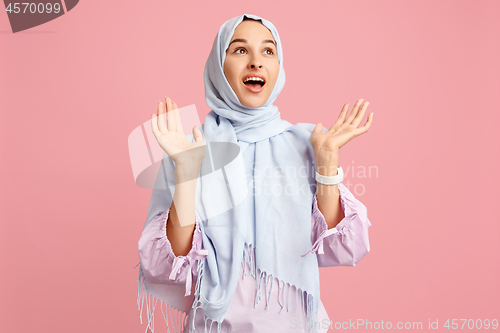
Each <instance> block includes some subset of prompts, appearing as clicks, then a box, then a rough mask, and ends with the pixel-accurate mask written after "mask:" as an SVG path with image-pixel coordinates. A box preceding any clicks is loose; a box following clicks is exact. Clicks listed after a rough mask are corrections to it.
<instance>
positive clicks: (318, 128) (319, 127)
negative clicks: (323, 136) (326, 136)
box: [313, 123, 323, 133]
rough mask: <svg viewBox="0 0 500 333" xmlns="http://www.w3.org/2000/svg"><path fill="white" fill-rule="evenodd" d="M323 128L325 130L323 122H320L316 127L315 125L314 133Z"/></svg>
mask: <svg viewBox="0 0 500 333" xmlns="http://www.w3.org/2000/svg"><path fill="white" fill-rule="evenodd" d="M321 130H323V124H321V123H318V124H317V125H316V127H314V130H313V133H318V132H321Z"/></svg>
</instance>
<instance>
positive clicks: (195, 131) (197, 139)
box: [193, 126, 203, 142]
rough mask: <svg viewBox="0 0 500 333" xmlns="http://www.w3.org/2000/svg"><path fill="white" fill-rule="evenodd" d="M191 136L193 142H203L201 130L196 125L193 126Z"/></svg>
mask: <svg viewBox="0 0 500 333" xmlns="http://www.w3.org/2000/svg"><path fill="white" fill-rule="evenodd" d="M193 137H194V141H195V142H203V135H201V131H200V130H199V129H198V127H196V126H194V127H193Z"/></svg>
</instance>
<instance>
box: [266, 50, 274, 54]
mask: <svg viewBox="0 0 500 333" xmlns="http://www.w3.org/2000/svg"><path fill="white" fill-rule="evenodd" d="M266 51H269V52H270V53H267V54H268V55H273V54H274V51H273V49H265V50H264V52H266Z"/></svg>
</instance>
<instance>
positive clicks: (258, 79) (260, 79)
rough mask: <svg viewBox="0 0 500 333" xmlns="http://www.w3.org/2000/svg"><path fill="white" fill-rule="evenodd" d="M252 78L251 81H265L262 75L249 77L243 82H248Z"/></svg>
mask: <svg viewBox="0 0 500 333" xmlns="http://www.w3.org/2000/svg"><path fill="white" fill-rule="evenodd" d="M250 80H251V81H262V82H264V80H263V79H262V78H260V77H248V78H246V79H245V81H243V82H247V81H250Z"/></svg>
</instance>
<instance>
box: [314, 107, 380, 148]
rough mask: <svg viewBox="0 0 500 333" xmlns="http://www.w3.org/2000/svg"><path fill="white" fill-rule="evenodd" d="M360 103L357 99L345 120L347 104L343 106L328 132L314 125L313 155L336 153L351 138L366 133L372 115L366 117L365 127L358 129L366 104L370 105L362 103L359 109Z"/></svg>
mask: <svg viewBox="0 0 500 333" xmlns="http://www.w3.org/2000/svg"><path fill="white" fill-rule="evenodd" d="M361 101H363V99H359V100H358V101H357V102H356V104H355V105H354V108H353V110H352V112H351V114H350V115H349V117H348V118H347V119H346V114H347V110H348V105H349V103H347V104H345V105H344V107H343V108H342V111H341V112H340V115H339V117H338V119H337V121H336V122H335V124H333V126H332V127H330V129H329V130H328V131H326V132H322V131H321V129H322V127H319V126H318V125H320V124H321V123H319V124H318V125H316V127H315V128H314V131H313V133H312V134H311V145H312V146H313V148H314V152H315V154H323V153H330V152H336V151H338V150H339V149H340V148H341V147H342V146H343V145H345V144H346V143H347V142H349V141H351V140H352V139H353V138H355V137H357V136H358V135H361V134H363V133H365V132H366V131H368V129H369V128H370V126H371V124H372V120H373V113H371V114H370V115H369V116H368V119H367V120H366V123H365V125H363V126H361V127H359V128H358V126H359V124H360V122H361V120H362V119H363V116H364V114H365V111H366V109H367V108H368V104H370V103H364V104H363V107H362V108H360V104H361Z"/></svg>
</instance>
